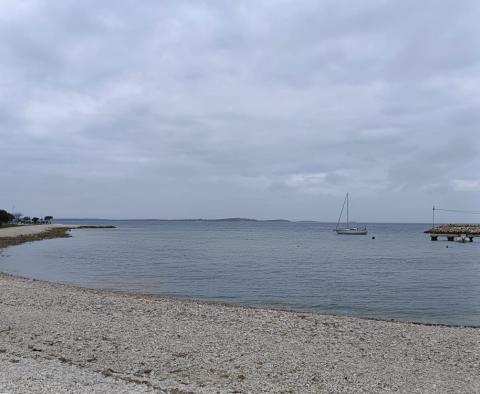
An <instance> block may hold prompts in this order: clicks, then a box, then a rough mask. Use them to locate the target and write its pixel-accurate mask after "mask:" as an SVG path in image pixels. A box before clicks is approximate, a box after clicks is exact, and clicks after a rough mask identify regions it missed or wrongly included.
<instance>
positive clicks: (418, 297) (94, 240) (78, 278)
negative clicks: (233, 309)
mask: <svg viewBox="0 0 480 394" xmlns="http://www.w3.org/2000/svg"><path fill="white" fill-rule="evenodd" d="M75 222H76V223H78V222H80V221H79V220H75ZM88 223H94V224H95V223H102V224H113V225H114V226H116V228H114V229H79V230H73V231H72V232H71V234H72V238H60V239H51V240H45V241H41V242H31V243H26V244H23V245H19V246H14V247H9V248H6V249H3V250H1V251H0V271H2V272H7V273H11V274H15V275H20V276H24V277H28V278H35V279H43V280H48V281H53V282H60V283H66V284H73V285H79V286H83V287H88V288H98V289H113V290H121V291H127V292H136V293H149V294H158V295H166V296H175V297H181V298H196V299H202V300H210V301H220V302H224V303H234V304H243V305H252V306H261V307H269V308H279V309H291V310H298V311H309V312H314V313H322V314H332V315H346V316H358V317H367V318H378V319H387V320H390V319H394V320H402V321H414V322H421V323H435V324H449V325H469V326H480V242H479V241H478V239H476V240H475V241H474V242H472V243H457V242H447V241H441V240H439V241H437V242H432V241H430V238H429V237H428V236H427V235H426V234H424V233H423V231H424V230H425V229H428V228H429V227H431V226H430V225H429V224H418V223H415V224H395V223H389V224H387V223H370V224H368V225H367V226H368V229H369V233H368V235H366V236H360V235H355V236H353V235H352V236H348V235H337V234H336V233H335V232H334V231H332V230H333V228H334V227H335V225H334V224H332V223H318V222H286V221H270V222H269V221H265V222H262V221H206V220H180V221H161V220H128V221H108V220H102V221H95V220H88Z"/></svg>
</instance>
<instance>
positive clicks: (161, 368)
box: [0, 230, 480, 393]
mask: <svg viewBox="0 0 480 394" xmlns="http://www.w3.org/2000/svg"><path fill="white" fill-rule="evenodd" d="M68 231H69V230H68ZM25 242H28V241H25ZM0 289H1V291H0V316H1V317H2V318H1V319H0V368H2V370H5V371H8V374H7V375H6V377H0V391H2V389H8V391H9V392H22V391H23V392H25V391H29V390H28V388H31V387H32V386H31V385H32V384H35V385H36V387H37V388H38V390H37V391H38V392H45V393H50V392H57V391H62V390H64V391H68V392H78V393H87V392H91V391H93V389H94V388H95V389H97V388H101V387H104V388H105V392H160V393H163V392H167V393H168V392H170V393H192V392H194V393H197V392H199V393H210V392H212V391H215V392H217V391H218V392H221V393H230V392H279V391H283V392H289V391H290V392H305V393H309V392H311V393H314V392H373V393H376V392H386V391H400V392H446V391H448V392H478V391H479V390H480V376H479V374H478V371H479V368H480V328H479V327H468V326H450V325H437V324H433V325H432V324H425V323H418V322H404V321H391V320H377V319H372V318H360V317H350V316H338V315H327V314H320V313H315V312H306V311H305V312H303V311H294V310H284V309H276V308H268V307H261V306H258V307H257V306H251V305H240V304H229V303H224V302H220V301H218V302H217V301H208V300H199V299H196V298H181V297H175V296H168V295H157V294H144V293H132V292H125V291H116V290H104V289H90V288H84V287H80V286H75V285H71V284H62V283H54V282H48V281H44V280H39V279H29V278H23V277H19V276H16V275H12V274H8V273H0ZM52 371H63V372H61V373H60V374H58V373H52ZM2 379H3V380H2Z"/></svg>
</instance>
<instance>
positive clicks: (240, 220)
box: [57, 218, 292, 223]
mask: <svg viewBox="0 0 480 394" xmlns="http://www.w3.org/2000/svg"><path fill="white" fill-rule="evenodd" d="M93 220H101V221H127V222H128V221H144V222H281V223H282V222H283V223H292V221H291V220H287V219H265V220H261V219H250V218H221V219H202V218H197V219H94V218H90V219H80V218H62V219H57V221H76V222H78V221H93Z"/></svg>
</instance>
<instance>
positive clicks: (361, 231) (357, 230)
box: [335, 193, 368, 235]
mask: <svg viewBox="0 0 480 394" xmlns="http://www.w3.org/2000/svg"><path fill="white" fill-rule="evenodd" d="M345 204H346V205H347V223H346V225H345V227H339V226H340V220H341V219H342V214H343V210H344V209H345ZM335 231H336V232H337V234H340V235H367V233H368V230H367V227H365V226H364V227H350V223H349V220H348V193H347V195H346V197H345V200H343V205H342V210H341V211H340V216H339V218H338V222H337V227H335Z"/></svg>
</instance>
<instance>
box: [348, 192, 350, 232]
mask: <svg viewBox="0 0 480 394" xmlns="http://www.w3.org/2000/svg"><path fill="white" fill-rule="evenodd" d="M349 227H350V226H349V225H348V193H347V228H349Z"/></svg>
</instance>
